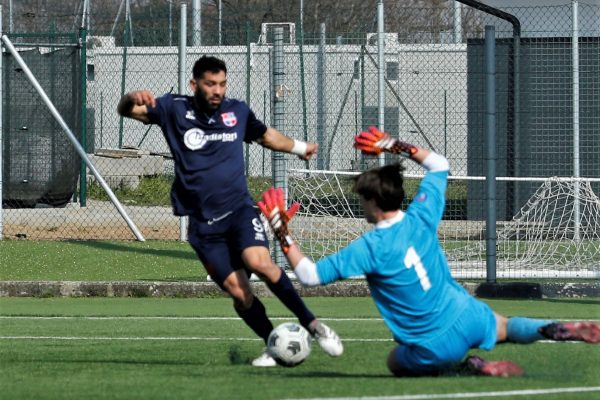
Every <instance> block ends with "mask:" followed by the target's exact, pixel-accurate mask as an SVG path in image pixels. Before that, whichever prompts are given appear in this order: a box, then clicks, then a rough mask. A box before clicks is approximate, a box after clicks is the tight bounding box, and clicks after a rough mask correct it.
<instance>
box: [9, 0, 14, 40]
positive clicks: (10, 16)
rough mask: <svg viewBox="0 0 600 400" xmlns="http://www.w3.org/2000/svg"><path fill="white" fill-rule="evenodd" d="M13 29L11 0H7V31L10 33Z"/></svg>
mask: <svg viewBox="0 0 600 400" xmlns="http://www.w3.org/2000/svg"><path fill="white" fill-rule="evenodd" d="M14 30H15V27H14V25H13V0H10V1H9V2H8V32H9V33H12V32H13V31H14Z"/></svg>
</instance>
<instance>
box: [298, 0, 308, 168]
mask: <svg viewBox="0 0 600 400" xmlns="http://www.w3.org/2000/svg"><path fill="white" fill-rule="evenodd" d="M298 50H299V51H300V94H301V97H302V139H303V140H304V141H305V142H307V141H308V119H307V115H306V82H305V76H304V0H300V43H299V46H298ZM308 167H309V161H305V162H304V168H306V169H308Z"/></svg>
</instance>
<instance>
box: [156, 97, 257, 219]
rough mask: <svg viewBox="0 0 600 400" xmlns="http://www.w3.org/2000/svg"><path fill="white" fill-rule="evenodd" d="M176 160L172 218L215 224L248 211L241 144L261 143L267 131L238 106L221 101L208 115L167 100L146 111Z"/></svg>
mask: <svg viewBox="0 0 600 400" xmlns="http://www.w3.org/2000/svg"><path fill="white" fill-rule="evenodd" d="M148 118H149V119H150V123H152V124H157V125H160V127H161V128H162V131H163V134H164V136H165V138H166V139H167V143H168V144H169V148H170V149H171V153H172V155H173V158H174V160H175V182H174V183H173V188H172V190H171V201H172V204H173V212H174V213H175V215H195V216H197V217H199V218H203V219H213V218H219V217H221V216H223V215H225V214H227V213H230V212H232V211H234V210H236V209H238V208H240V207H241V206H243V205H253V204H254V202H253V201H252V198H251V197H250V194H249V192H248V186H247V183H246V177H245V175H244V151H243V142H252V141H255V140H257V139H259V138H261V137H262V136H263V135H264V133H265V132H266V130H267V127H266V126H265V125H264V124H263V123H262V122H261V121H260V120H258V119H257V118H256V116H255V115H254V113H253V112H252V110H251V109H250V108H249V107H248V105H247V104H246V103H244V102H242V101H239V100H235V99H229V98H225V99H224V100H223V102H222V103H221V106H220V107H219V108H218V109H217V110H216V111H214V112H212V113H210V112H209V113H205V112H202V111H200V110H198V109H197V108H196V107H195V106H194V102H193V97H191V96H182V95H173V94H166V95H164V96H162V97H159V98H157V99H156V107H148Z"/></svg>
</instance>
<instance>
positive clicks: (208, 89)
mask: <svg viewBox="0 0 600 400" xmlns="http://www.w3.org/2000/svg"><path fill="white" fill-rule="evenodd" d="M190 87H191V88H192V90H193V91H194V100H195V101H196V105H197V106H198V107H200V108H201V109H205V110H206V109H208V110H216V109H217V108H219V106H220V105H221V103H222V102H223V99H224V98H225V92H226V91H227V75H226V74H225V72H224V71H219V72H216V73H214V72H210V71H206V72H205V73H204V75H203V76H202V77H201V78H199V79H192V80H191V81H190Z"/></svg>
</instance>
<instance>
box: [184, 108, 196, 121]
mask: <svg viewBox="0 0 600 400" xmlns="http://www.w3.org/2000/svg"><path fill="white" fill-rule="evenodd" d="M185 118H186V119H196V114H195V113H194V110H187V112H186V113H185Z"/></svg>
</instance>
